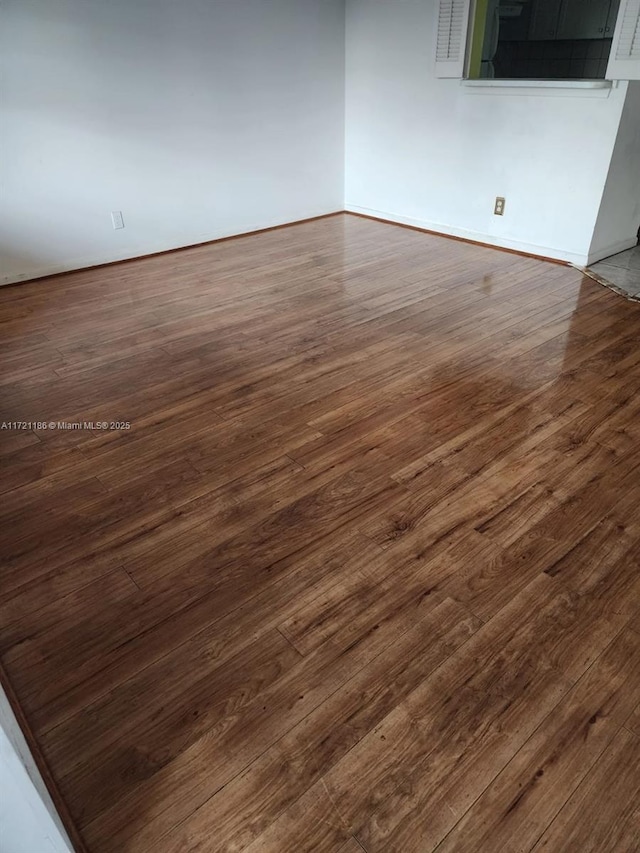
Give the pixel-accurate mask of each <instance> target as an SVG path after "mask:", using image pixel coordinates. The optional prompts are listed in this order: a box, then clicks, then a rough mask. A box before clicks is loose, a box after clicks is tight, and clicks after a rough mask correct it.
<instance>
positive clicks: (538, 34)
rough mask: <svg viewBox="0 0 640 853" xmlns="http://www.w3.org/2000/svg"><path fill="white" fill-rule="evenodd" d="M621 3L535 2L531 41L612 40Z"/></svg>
mask: <svg viewBox="0 0 640 853" xmlns="http://www.w3.org/2000/svg"><path fill="white" fill-rule="evenodd" d="M619 5H620V0H532V9H531V26H530V29H529V38H530V39H532V40H535V41H545V40H549V39H571V40H574V39H576V40H577V39H602V38H612V37H613V31H614V29H615V23H616V17H617V14H618V8H619Z"/></svg>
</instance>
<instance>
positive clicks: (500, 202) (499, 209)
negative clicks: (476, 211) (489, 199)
mask: <svg viewBox="0 0 640 853" xmlns="http://www.w3.org/2000/svg"><path fill="white" fill-rule="evenodd" d="M504 205H505V201H504V199H503V198H502V196H501V195H499V196H496V205H495V207H494V208H493V212H494V213H495V215H496V216H503V215H504Z"/></svg>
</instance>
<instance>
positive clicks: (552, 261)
mask: <svg viewBox="0 0 640 853" xmlns="http://www.w3.org/2000/svg"><path fill="white" fill-rule="evenodd" d="M343 215H347V216H357V217H359V218H360V219H370V220H372V221H373V222H384V223H385V224H387V225H395V226H396V227H397V228H408V229H409V230H410V231H418V232H419V233H421V234H431V235H432V236H434V237H443V238H444V239H446V240H457V241H458V242H459V243H470V244H471V245H472V246H483V247H484V248H485V249H495V250H496V251H497V252H508V253H509V254H512V255H519V256H520V257H523V258H534V259H535V260H538V261H547V263H550V264H558V265H559V266H565V267H568V266H575V265H574V264H572V263H571V262H570V261H562V260H559V259H558V258H550V257H548V256H547V255H538V254H535V253H534V252H526V251H524V250H521V249H509V248H507V247H506V246H496V245H494V244H493V243H485V242H483V241H482V240H472V239H471V238H469V237H458V236H456V235H455V234H446V233H445V232H443V231H434V230H433V229H431V228H422V227H420V226H419V225H408V224H407V223H405V222H395V221H394V220H393V219H386V218H385V217H383V216H373V215H372V214H369V213H360V212H359V211H355V210H335V211H333V212H332V213H323V214H321V215H320V216H310V217H308V218H307V219H295V220H293V221H292V222H283V223H282V225H271V226H269V227H268V228H257V229H256V230H255V231H244V232H242V233H241V234H230V235H229V236H228V237H215V238H214V239H213V240H205V241H204V242H202V243H190V244H188V245H187V246H176V247H175V248H174V249H163V250H162V251H159V252H147V253H145V254H143V255H134V256H133V257H131V258H121V259H120V260H117V261H106V262H104V263H101V264H91V265H89V266H86V267H78V268H77V269H73V270H63V271H62V272H55V273H51V274H50V275H42V276H36V277H35V278H25V279H22V280H21V281H12V282H8V283H7V284H5V285H3V287H16V286H18V285H21V284H28V283H29V282H34V281H42V280H44V279H50V278H60V277H61V276H65V275H73V274H74V273H78V272H88V271H90V270H98V269H102V268H103V267H112V266H116V265H117V264H128V263H130V262H131V261H140V260H144V258H156V257H159V256H160V255H172V254H174V253H175V252H184V251H186V250H187V249H196V248H198V247H200V246H212V245H214V244H215V243H226V242H228V241H229V240H240V239H241V238H242V237H253V236H255V235H256V234H267V233H268V232H269V231H280V230H281V229H283V228H291V227H293V226H294V225H305V224H306V223H308V222H317V221H319V220H321V219H331V218H332V217H334V216H343Z"/></svg>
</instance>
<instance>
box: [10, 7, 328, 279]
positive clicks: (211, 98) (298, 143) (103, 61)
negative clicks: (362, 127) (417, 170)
mask: <svg viewBox="0 0 640 853" xmlns="http://www.w3.org/2000/svg"><path fill="white" fill-rule="evenodd" d="M0 18H1V20H0V63H1V66H0V76H1V81H2V82H1V86H2V89H1V90H0V104H1V107H2V118H1V122H2V132H1V145H2V150H1V151H0V164H1V165H0V168H1V173H0V193H1V197H0V203H1V212H0V282H7V281H12V280H19V279H21V278H29V277H32V276H36V275H44V274H46V273H49V272H56V271H59V270H63V269H70V268H76V267H82V266H87V265H90V264H94V263H101V262H104V261H110V260H115V259H120V258H126V257H131V256H135V255H140V254H144V253H148V252H152V251H157V250H162V249H168V248H172V247H175V246H180V245H187V244H190V243H194V242H198V241H205V240H209V239H213V238H216V237H220V236H226V235H229V234H237V233H241V232H244V231H248V230H252V229H257V228H262V227H267V226H271V225H276V224H280V223H284V222H289V221H292V220H296V219H301V218H305V217H310V216H315V215H319V214H323V213H328V212H332V211H335V210H341V209H342V208H343V206H344V0H135V2H134V0H2V5H1V6H0ZM111 210H122V211H123V215H124V221H125V226H126V227H125V228H124V230H122V231H114V230H113V229H112V225H111V220H110V211H111Z"/></svg>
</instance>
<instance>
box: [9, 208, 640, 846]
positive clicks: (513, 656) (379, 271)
mask: <svg viewBox="0 0 640 853" xmlns="http://www.w3.org/2000/svg"><path fill="white" fill-rule="evenodd" d="M0 312H1V316H0V330H1V339H0V361H1V364H2V379H1V380H0V381H1V397H2V411H1V414H0V420H2V421H3V422H17V421H19V422H27V423H31V424H33V422H44V424H48V423H50V422H54V423H55V424H57V423H58V422H66V423H69V424H76V423H80V424H82V425H83V426H84V424H85V422H86V423H89V422H91V423H93V424H94V427H93V428H78V429H75V428H73V429H61V428H55V429H50V428H44V427H42V426H40V427H36V428H33V425H32V426H31V428H26V429H17V428H12V429H3V430H1V431H0V462H1V463H2V482H3V500H2V506H1V508H0V514H1V519H2V524H1V527H0V551H1V555H2V558H3V562H2V573H1V581H2V590H1V595H0V654H1V659H2V664H3V667H4V669H5V672H6V674H7V677H8V679H9V680H10V683H11V686H12V688H13V690H14V691H15V694H16V695H17V697H18V699H19V702H20V705H21V708H22V710H23V712H24V714H25V716H26V718H27V720H28V722H29V725H30V727H31V729H32V731H33V735H34V737H35V738H36V740H37V743H38V745H39V747H40V749H41V750H42V752H43V754H44V756H45V758H46V761H47V764H48V766H49V768H50V770H51V772H52V774H53V777H54V778H55V779H56V782H57V785H58V787H59V789H60V792H61V794H62V796H63V798H64V801H65V803H66V804H67V806H68V808H69V810H70V812H71V814H72V815H73V819H74V822H75V824H76V825H77V827H78V829H79V831H80V833H81V835H82V837H83V838H84V840H85V842H86V846H87V848H88V850H90V851H91V853H149V851H154V853H196V851H198V853H218V852H219V851H220V853H222V851H225V853H230V851H245V850H246V851H250V853H270V852H272V853H288V851H291V853H304V851H313V853H321V852H322V851H330V852H331V853H333V852H334V851H335V853H362V851H366V853H383V851H385V853H391V851H393V853H412V851H414V853H427V851H432V850H436V849H437V850H438V853H480V851H486V853H495V851H498V850H499V851H501V853H503V851H529V850H535V851H543V850H544V851H552V853H559V851H570V853H573V852H574V851H580V853H587V851H593V853H606V851H610V852H611V853H614V851H615V853H632V851H637V850H640V808H639V806H638V803H639V802H640V515H639V514H638V507H639V506H640V393H639V391H640V306H639V305H635V304H632V303H629V302H627V301H625V300H624V299H623V298H621V297H619V296H617V295H616V294H614V293H612V292H610V291H609V290H607V289H605V288H604V287H601V286H600V285H598V284H597V283H595V282H594V281H592V280H591V279H589V278H586V277H584V276H582V275H581V274H580V273H579V272H578V271H576V270H574V269H571V268H568V267H564V266H561V265H556V264H551V263H546V262H543V261H539V260H535V259H531V258H525V257H521V256H518V255H515V254H509V253H505V252H500V251H495V250H491V249H487V248H483V247H480V246H474V245H469V244H465V243H461V242H456V241H452V240H447V239H444V238H438V237H435V236H431V235H427V234H421V233H418V232H415V231H411V230H408V229H403V228H400V227H396V226H392V225H386V224H383V223H377V222H373V221H369V220H365V219H362V218H358V217H354V216H349V215H338V216H334V217H330V218H326V219H322V220H318V221H315V222H309V223H304V224H300V225H296V226H291V227H289V228H286V229H282V230H276V231H272V232H269V233H263V234H258V235H253V236H249V237H245V238H242V239H238V240H231V241H228V242H221V243H218V244H214V245H209V246H203V247H198V248H194V249H190V250H186V251H183V252H179V253H175V254H170V255H165V256H158V257H152V258H148V259H143V260H139V261H132V262H129V263H126V264H121V265H116V266H111V267H106V268H102V269H97V270H92V271H83V272H78V273H73V274H69V275H65V276H61V277H57V278H53V279H49V280H41V281H38V282H32V283H29V284H25V285H21V286H18V287H9V288H4V289H1V290H0ZM99 422H106V423H107V424H111V423H113V422H126V423H129V424H130V428H119V429H100V428H98V426H97V424H98V423H99Z"/></svg>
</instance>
